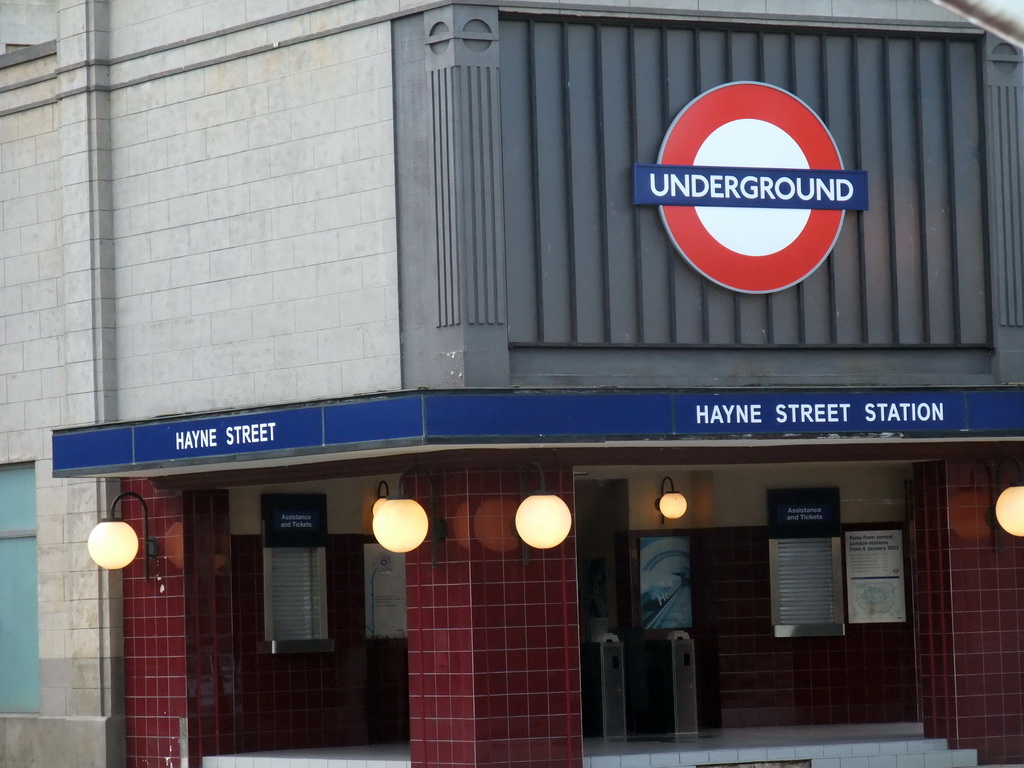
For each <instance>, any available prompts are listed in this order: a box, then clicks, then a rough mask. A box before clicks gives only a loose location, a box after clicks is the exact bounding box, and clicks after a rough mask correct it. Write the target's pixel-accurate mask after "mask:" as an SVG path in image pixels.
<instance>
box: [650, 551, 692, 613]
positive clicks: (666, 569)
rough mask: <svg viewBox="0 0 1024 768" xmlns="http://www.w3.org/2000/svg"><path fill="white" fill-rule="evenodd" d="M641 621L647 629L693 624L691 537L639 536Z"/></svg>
mask: <svg viewBox="0 0 1024 768" xmlns="http://www.w3.org/2000/svg"><path fill="white" fill-rule="evenodd" d="M640 623H641V626H642V627H643V628H644V629H688V628H690V627H692V626H693V598H692V595H691V591H690V539H689V537H687V536H651V537H644V538H641V539H640Z"/></svg>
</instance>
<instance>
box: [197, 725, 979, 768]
mask: <svg viewBox="0 0 1024 768" xmlns="http://www.w3.org/2000/svg"><path fill="white" fill-rule="evenodd" d="M583 755H584V758H583V768H655V767H657V768H694V767H695V766H702V765H721V764H734V763H765V762H775V761H786V760H810V761H811V766H812V768H973V766H976V765H977V764H978V758H977V754H976V752H975V751H974V750H970V749H966V750H950V749H947V747H946V742H945V741H944V740H942V739H926V738H925V737H924V736H923V735H922V728H921V725H920V724H919V723H884V724H877V725H844V726H813V727H810V726H809V727H788V728H730V729H715V730H708V731H702V732H701V733H700V734H699V735H698V736H697V737H696V738H691V739H680V740H674V739H669V738H666V739H657V738H653V737H643V738H639V739H629V740H626V741H621V740H620V741H606V740H603V739H586V740H585V741H584V745H583ZM203 768H410V760H409V747H408V745H407V744H385V745H374V746H368V747H337V748H333V749H308V750H286V751H280V752H260V753H251V754H243V755H222V756H220V757H206V758H203Z"/></svg>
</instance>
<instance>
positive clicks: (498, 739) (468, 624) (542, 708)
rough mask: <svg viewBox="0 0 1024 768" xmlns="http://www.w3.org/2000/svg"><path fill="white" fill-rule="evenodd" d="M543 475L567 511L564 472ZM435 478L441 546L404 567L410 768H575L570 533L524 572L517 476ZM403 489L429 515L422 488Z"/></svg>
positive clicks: (578, 732) (578, 728) (410, 558)
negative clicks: (445, 530)
mask: <svg viewBox="0 0 1024 768" xmlns="http://www.w3.org/2000/svg"><path fill="white" fill-rule="evenodd" d="M531 472H534V470H531ZM546 474H547V477H546V479H547V485H548V489H549V490H550V491H552V492H554V493H557V494H559V495H560V496H561V497H562V498H563V499H564V500H565V501H566V502H567V503H568V504H569V506H570V508H572V473H571V472H570V471H568V470H563V471H555V470H548V471H547V473H546ZM432 478H433V484H434V489H435V493H436V499H437V505H438V511H439V512H441V513H442V514H443V515H444V517H445V518H446V519H447V521H448V526H449V534H448V540H447V541H446V542H445V543H444V544H443V545H442V546H441V547H440V548H439V551H438V553H437V561H438V562H437V565H436V566H433V565H431V547H430V545H429V543H425V544H424V545H422V546H420V547H419V548H418V549H416V550H415V551H413V552H411V553H409V554H408V555H407V556H406V557H407V561H406V563H407V580H408V604H409V605H408V607H409V610H408V619H409V700H410V732H411V752H412V764H413V766H414V767H417V766H418V767H425V766H430V768H442V767H443V766H453V767H454V766H495V767H497V766H510V767H511V766H527V765H528V766H530V768H545V767H547V766H552V767H553V766H561V767H563V768H565V767H568V768H579V766H581V765H582V762H583V752H582V749H583V740H582V720H581V714H580V665H579V642H580V639H579V626H578V613H577V588H576V544H575V530H573V532H572V533H570V535H569V538H568V539H567V540H566V541H565V542H564V543H563V544H561V545H559V546H558V547H555V548H554V549H551V550H544V551H542V550H531V551H530V553H529V556H530V561H529V563H527V564H524V562H523V553H522V549H521V547H520V545H519V542H518V541H517V539H516V538H515V536H514V533H513V528H512V525H513V518H514V515H515V510H516V508H517V507H518V505H519V502H520V500H521V498H522V496H521V482H522V480H521V476H520V473H519V471H518V470H508V471H493V470H477V469H461V470H448V471H444V472H437V473H432ZM529 482H530V483H531V485H530V487H536V486H535V483H536V478H535V477H531V478H529ZM407 483H408V484H409V485H408V486H407V487H406V489H405V490H406V492H410V495H414V496H415V497H416V498H417V499H419V500H420V501H421V503H424V505H426V501H427V498H428V495H429V494H428V489H427V483H426V481H425V480H424V479H423V477H422V476H421V475H419V474H418V473H415V474H411V475H409V476H408V478H407Z"/></svg>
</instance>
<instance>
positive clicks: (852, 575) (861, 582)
mask: <svg viewBox="0 0 1024 768" xmlns="http://www.w3.org/2000/svg"><path fill="white" fill-rule="evenodd" d="M905 590H906V586H905V583H904V568H903V531H900V530H887V531H847V532H846V592H847V594H848V596H849V616H850V623H851V624H881V623H884V622H903V621H906V620H907V601H906V593H905Z"/></svg>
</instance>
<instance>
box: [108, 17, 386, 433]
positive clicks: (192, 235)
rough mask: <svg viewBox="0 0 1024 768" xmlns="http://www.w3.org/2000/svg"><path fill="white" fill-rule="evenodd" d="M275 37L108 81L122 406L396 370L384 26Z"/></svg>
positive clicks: (189, 402) (283, 388) (261, 394)
mask: <svg viewBox="0 0 1024 768" xmlns="http://www.w3.org/2000/svg"><path fill="white" fill-rule="evenodd" d="M279 42H280V44H279V45H277V46H272V47H269V48H268V47H267V46H262V47H259V46H257V47H254V48H251V49H249V50H247V51H240V52H238V53H235V54H232V55H229V56H228V57H227V60H226V61H225V60H221V59H216V60H211V61H210V62H209V63H208V64H205V63H202V62H200V63H197V64H194V65H191V66H190V67H189V68H188V69H187V71H185V72H165V71H156V72H151V73H148V74H146V75H144V76H142V78H141V79H139V80H136V81H132V82H129V83H127V84H125V85H124V87H120V88H117V89H116V90H114V91H112V93H111V97H110V118H111V120H110V139H111V168H112V175H113V179H114V181H113V184H112V198H113V210H114V214H113V225H112V229H113V239H114V252H115V270H114V276H115V282H114V284H115V289H114V294H115V295H116V316H117V326H118V329H117V361H118V362H117V377H118V400H119V413H120V416H121V418H123V419H139V418H146V417H149V416H154V415H159V414H164V413H186V412H191V411H203V410H211V409H223V408H234V407H244V406H251V405H264V404H271V403H287V402H296V401H303V400H311V399H316V398H323V397H338V396H342V395H350V394H356V393H361V392H373V391H379V390H387V389H395V388H397V387H398V386H399V385H400V380H399V365H398V326H397V318H398V306H397V267H396V253H395V251H396V242H395V227H394V216H395V212H394V209H395V206H394V167H393V150H392V138H391V137H392V129H391V84H390V79H391V58H390V57H391V54H390V31H389V25H387V24H378V25H366V26H360V25H356V26H355V27H354V28H350V29H347V30H345V31H339V32H337V33H336V34H325V35H324V36H321V37H316V38H314V39H311V40H303V41H299V42H296V41H294V40H284V41H279ZM183 53H184V52H183ZM114 69H115V70H118V68H117V67H115V68H114ZM114 79H115V80H117V79H120V77H119V76H117V75H115V77H114Z"/></svg>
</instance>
